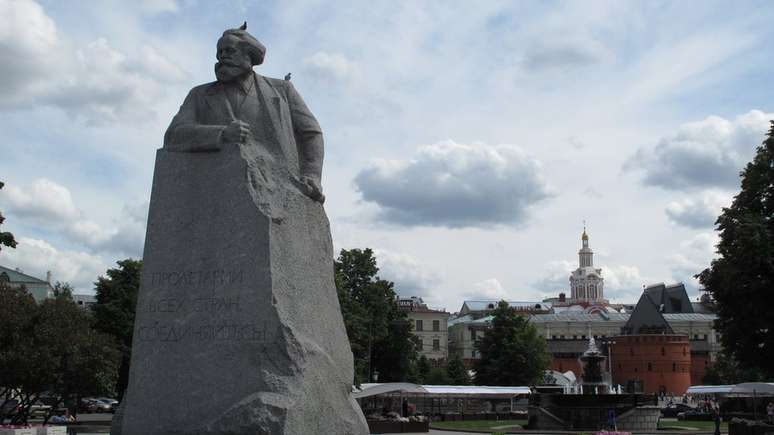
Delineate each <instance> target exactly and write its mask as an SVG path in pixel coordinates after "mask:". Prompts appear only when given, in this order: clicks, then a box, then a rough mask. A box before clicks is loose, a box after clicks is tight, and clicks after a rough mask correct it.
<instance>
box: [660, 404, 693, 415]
mask: <svg viewBox="0 0 774 435" xmlns="http://www.w3.org/2000/svg"><path fill="white" fill-rule="evenodd" d="M691 410H693V408H692V407H690V406H688V405H686V404H684V403H670V404H669V405H667V406H666V407H665V408H661V416H662V417H673V418H674V417H677V414H679V413H681V412H686V411H691Z"/></svg>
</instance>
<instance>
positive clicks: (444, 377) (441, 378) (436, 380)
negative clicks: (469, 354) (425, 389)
mask: <svg viewBox="0 0 774 435" xmlns="http://www.w3.org/2000/svg"><path fill="white" fill-rule="evenodd" d="M424 383H425V385H452V382H451V379H450V378H449V373H448V372H447V371H446V368H444V367H433V368H431V369H430V372H429V373H428V374H427V377H426V378H425V382H424Z"/></svg>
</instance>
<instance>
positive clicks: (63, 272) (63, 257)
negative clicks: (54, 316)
mask: <svg viewBox="0 0 774 435" xmlns="http://www.w3.org/2000/svg"><path fill="white" fill-rule="evenodd" d="M18 242H19V244H18V245H17V246H16V249H4V250H2V251H0V261H2V262H3V264H4V265H7V266H9V267H13V268H16V267H18V268H20V269H22V270H23V271H24V273H27V274H29V275H32V276H37V277H40V278H43V277H45V276H46V272H47V271H51V272H52V275H53V277H52V280H53V281H62V282H68V283H70V284H72V285H73V287H75V288H76V289H78V290H80V291H83V290H91V289H92V288H93V287H94V286H93V283H94V281H96V280H97V277H98V276H99V275H102V274H104V273H105V271H106V270H107V265H106V264H105V263H104V262H103V260H102V258H101V257H99V256H97V255H92V254H88V253H85V252H78V251H68V250H59V249H57V248H55V247H54V246H52V245H51V244H49V243H48V242H46V241H43V240H38V239H32V238H27V237H21V238H19V240H18Z"/></svg>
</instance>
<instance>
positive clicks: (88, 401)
mask: <svg viewBox="0 0 774 435" xmlns="http://www.w3.org/2000/svg"><path fill="white" fill-rule="evenodd" d="M95 400H96V399H94V398H93V397H84V398H82V399H81V402H80V403H79V404H78V411H79V412H85V413H92V412H97V404H96V403H94V401H95Z"/></svg>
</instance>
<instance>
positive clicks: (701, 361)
mask: <svg viewBox="0 0 774 435" xmlns="http://www.w3.org/2000/svg"><path fill="white" fill-rule="evenodd" d="M711 364H712V362H711V361H710V357H709V355H708V354H695V353H694V354H691V385H704V371H705V370H706V369H707V367H709V366H710V365H711Z"/></svg>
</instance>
